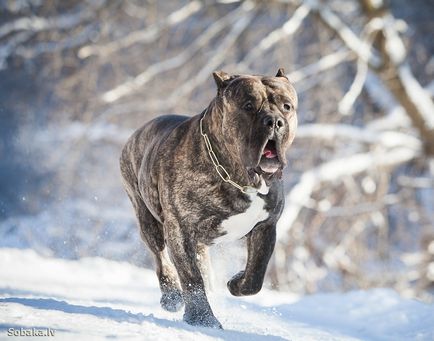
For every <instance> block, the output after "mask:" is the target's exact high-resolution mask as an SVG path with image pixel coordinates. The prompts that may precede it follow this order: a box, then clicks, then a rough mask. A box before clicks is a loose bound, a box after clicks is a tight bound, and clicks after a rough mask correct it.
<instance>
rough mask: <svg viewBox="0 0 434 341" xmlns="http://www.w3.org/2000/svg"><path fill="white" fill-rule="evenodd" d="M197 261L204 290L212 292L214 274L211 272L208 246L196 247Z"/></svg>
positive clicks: (200, 245)
mask: <svg viewBox="0 0 434 341" xmlns="http://www.w3.org/2000/svg"><path fill="white" fill-rule="evenodd" d="M197 261H198V264H199V269H200V273H201V274H202V278H203V281H204V283H205V288H206V290H207V291H213V289H214V288H213V282H214V276H213V275H214V274H213V272H212V267H211V259H210V256H209V247H208V246H206V245H202V244H199V245H198V246H197Z"/></svg>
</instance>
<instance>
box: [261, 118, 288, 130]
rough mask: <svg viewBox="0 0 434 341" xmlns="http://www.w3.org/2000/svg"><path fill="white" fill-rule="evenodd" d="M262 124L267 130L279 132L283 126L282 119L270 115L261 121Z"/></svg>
mask: <svg viewBox="0 0 434 341" xmlns="http://www.w3.org/2000/svg"><path fill="white" fill-rule="evenodd" d="M262 123H263V125H264V126H266V127H267V128H270V129H273V128H275V129H277V130H280V129H282V128H283V126H284V125H285V122H284V121H283V119H282V118H280V117H275V116H271V115H267V116H265V117H264V118H263V119H262Z"/></svg>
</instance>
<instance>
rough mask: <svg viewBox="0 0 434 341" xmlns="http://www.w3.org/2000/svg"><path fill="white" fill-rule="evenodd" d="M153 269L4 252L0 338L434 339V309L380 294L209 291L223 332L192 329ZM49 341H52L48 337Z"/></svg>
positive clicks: (0, 258) (0, 272)
mask: <svg viewBox="0 0 434 341" xmlns="http://www.w3.org/2000/svg"><path fill="white" fill-rule="evenodd" d="M159 298H160V293H159V289H158V285H157V280H156V276H155V274H154V273H153V271H150V270H146V269H141V268H138V267H135V266H133V265H131V264H129V263H121V262H114V261H109V260H106V259H103V258H82V259H80V260H77V261H71V260H64V259H56V258H44V257H42V256H40V255H38V254H36V253H35V252H34V251H33V250H20V249H8V248H2V249H0V339H8V340H9V339H11V338H10V337H8V336H7V332H8V329H9V328H15V330H17V329H20V328H33V327H35V328H39V329H42V328H51V329H52V330H54V331H55V337H54V338H52V339H53V340H54V339H58V340H69V339H71V340H89V339H92V340H100V339H106V338H110V339H122V340H124V339H127V340H134V339H137V340H260V339H265V338H267V340H268V339H270V340H433V339H434V323H433V322H434V306H432V305H431V306H430V305H426V304H423V303H420V302H416V301H410V300H404V299H402V298H400V297H399V296H398V295H397V294H396V293H395V292H393V291H392V290H386V289H376V290H370V291H356V292H350V293H345V294H321V295H313V296H308V297H304V298H296V297H295V296H294V295H290V294H282V293H276V292H273V291H269V290H266V289H263V291H262V292H261V293H260V294H258V295H256V296H252V297H250V298H235V297H231V296H230V295H229V293H227V291H226V290H224V291H218V292H217V293H214V294H212V295H211V297H210V300H211V305H212V307H213V309H214V312H215V314H216V316H217V317H218V318H219V320H220V321H221V322H222V324H223V326H224V328H225V330H213V329H207V328H198V327H192V326H189V325H187V324H185V323H184V322H182V312H179V313H175V314H172V313H168V312H165V311H163V310H162V309H161V308H160V306H159ZM47 339H50V338H47Z"/></svg>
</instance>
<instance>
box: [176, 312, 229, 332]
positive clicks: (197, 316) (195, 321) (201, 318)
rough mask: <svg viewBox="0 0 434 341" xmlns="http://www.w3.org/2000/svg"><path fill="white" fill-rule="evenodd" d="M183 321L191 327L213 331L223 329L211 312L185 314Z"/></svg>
mask: <svg viewBox="0 0 434 341" xmlns="http://www.w3.org/2000/svg"><path fill="white" fill-rule="evenodd" d="M184 321H185V322H187V323H188V324H190V325H192V326H199V327H207V328H214V329H223V327H222V325H221V323H220V322H219V321H218V320H217V318H216V317H215V316H214V315H213V314H212V312H205V313H204V312H199V311H194V312H187V311H186V312H185V313H184Z"/></svg>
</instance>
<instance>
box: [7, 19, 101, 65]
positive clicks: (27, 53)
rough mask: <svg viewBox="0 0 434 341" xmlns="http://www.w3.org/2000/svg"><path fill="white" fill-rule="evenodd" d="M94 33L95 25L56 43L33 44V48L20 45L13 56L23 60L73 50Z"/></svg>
mask: <svg viewBox="0 0 434 341" xmlns="http://www.w3.org/2000/svg"><path fill="white" fill-rule="evenodd" d="M94 31H95V25H94V24H90V25H87V26H86V27H84V28H83V30H81V32H79V33H78V34H74V35H70V36H68V37H66V38H64V39H60V40H57V41H48V42H42V43H38V44H35V45H33V46H24V45H20V46H19V47H17V49H16V50H15V54H16V55H18V56H22V57H24V58H27V59H30V58H35V57H37V56H38V55H40V54H43V53H53V52H58V51H64V50H68V49H72V48H75V47H77V46H80V45H82V44H84V43H86V42H87V41H88V40H89V37H90V36H91V34H92V32H94Z"/></svg>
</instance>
